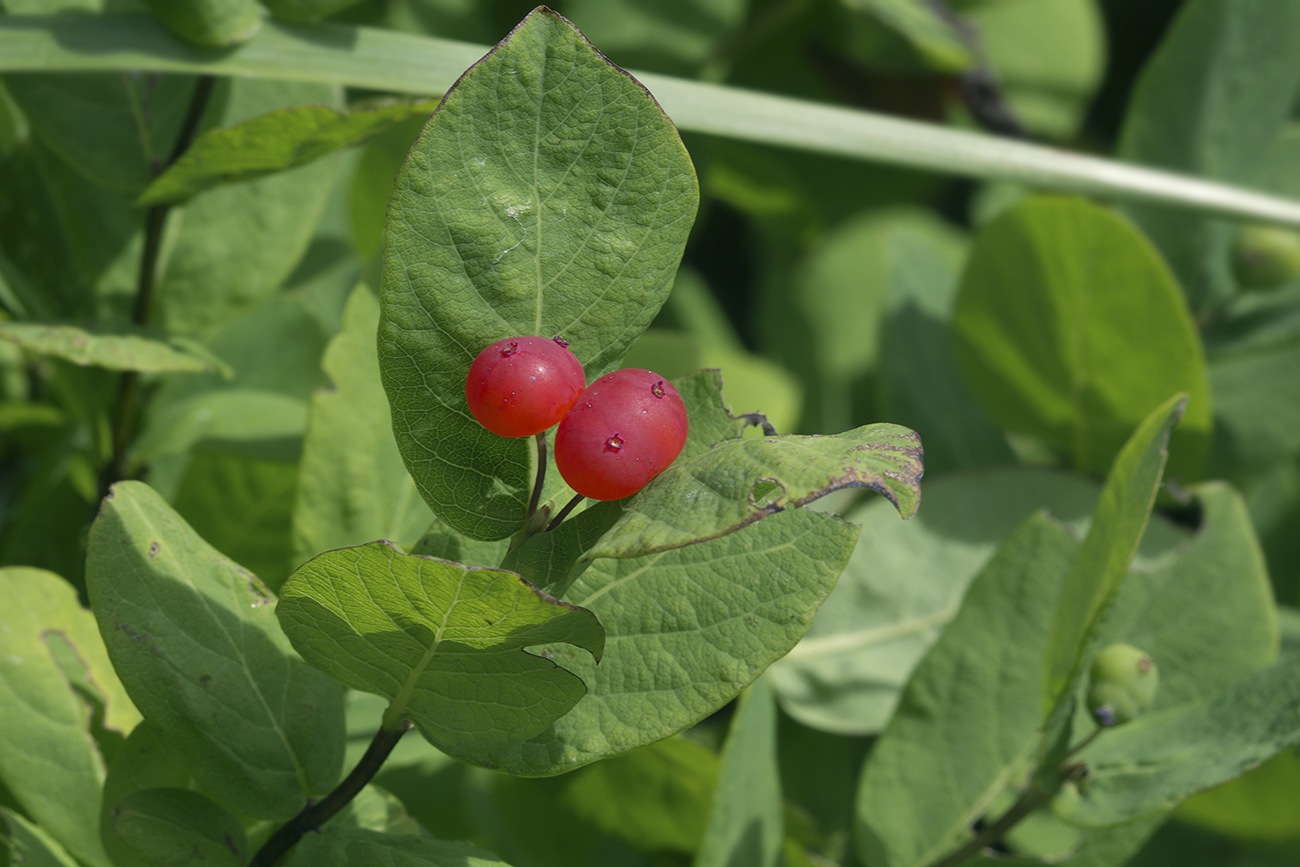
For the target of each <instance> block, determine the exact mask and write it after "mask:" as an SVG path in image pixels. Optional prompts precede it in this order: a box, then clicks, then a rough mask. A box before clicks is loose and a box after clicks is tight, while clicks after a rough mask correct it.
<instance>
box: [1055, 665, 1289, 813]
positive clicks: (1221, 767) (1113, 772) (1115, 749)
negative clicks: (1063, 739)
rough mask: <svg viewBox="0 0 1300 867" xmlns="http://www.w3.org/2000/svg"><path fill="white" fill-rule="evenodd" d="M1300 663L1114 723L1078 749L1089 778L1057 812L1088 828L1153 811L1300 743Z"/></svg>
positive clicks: (1060, 803) (1271, 669)
mask: <svg viewBox="0 0 1300 867" xmlns="http://www.w3.org/2000/svg"><path fill="white" fill-rule="evenodd" d="M1298 703H1300V666H1297V665H1296V660H1295V658H1294V657H1284V658H1283V659H1282V661H1280V662H1278V663H1277V664H1275V665H1273V666H1270V667H1269V668H1266V669H1264V670H1263V671H1261V672H1259V673H1258V674H1255V675H1253V676H1251V677H1249V678H1247V679H1245V680H1244V681H1242V682H1240V683H1239V684H1238V685H1236V686H1234V687H1232V688H1230V689H1228V690H1225V691H1224V692H1221V693H1218V694H1216V695H1213V696H1210V697H1209V698H1205V699H1202V700H1201V701H1198V702H1194V703H1191V704H1187V705H1183V706H1181V707H1176V708H1170V709H1169V710H1165V711H1162V712H1157V713H1151V714H1147V715H1144V716H1142V717H1139V718H1138V719H1136V720H1133V721H1132V722H1130V723H1126V724H1125V725H1123V726H1116V727H1115V729H1114V730H1113V731H1108V732H1106V734H1105V736H1104V737H1101V738H1098V739H1097V741H1096V742H1094V743H1093V744H1092V745H1090V746H1089V747H1087V748H1086V749H1085V750H1083V751H1082V752H1081V753H1079V759H1080V760H1081V761H1083V762H1084V763H1085V764H1086V765H1087V766H1088V776H1087V778H1086V780H1085V781H1084V782H1083V783H1082V784H1081V785H1080V786H1079V788H1078V795H1079V797H1078V798H1074V797H1070V798H1068V799H1066V798H1060V799H1058V800H1057V802H1056V809H1057V812H1058V813H1060V814H1061V815H1062V817H1063V818H1065V819H1066V820H1067V821H1070V822H1072V823H1075V824H1078V825H1082V826H1084V827H1090V828H1095V827H1105V826H1108V825H1116V824H1119V823H1121V822H1127V821H1131V820H1133V819H1138V818H1142V817H1143V816H1149V815H1151V814H1154V813H1158V812H1160V811H1162V810H1165V809H1168V808H1169V807H1172V806H1174V805H1175V804H1177V803H1178V802H1179V801H1181V800H1182V799H1184V798H1186V797H1187V796H1188V795H1191V794H1194V793H1195V792H1199V791H1202V790H1204V789H1208V788H1210V787H1212V786H1216V785H1218V784H1219V783H1222V782H1224V781H1226V780H1230V779H1232V778H1234V777H1237V776H1239V775H1240V774H1241V773H1243V772H1244V771H1246V770H1248V769H1250V768H1252V767H1254V766H1255V765H1258V764H1259V763H1260V762H1262V761H1263V760H1264V759H1266V758H1268V757H1269V756H1272V755H1273V754H1275V753H1277V752H1279V751H1281V750H1283V749H1286V748H1287V747H1291V746H1294V745H1295V744H1297V743H1300V718H1298V717H1297V714H1296V707H1297V704H1298Z"/></svg>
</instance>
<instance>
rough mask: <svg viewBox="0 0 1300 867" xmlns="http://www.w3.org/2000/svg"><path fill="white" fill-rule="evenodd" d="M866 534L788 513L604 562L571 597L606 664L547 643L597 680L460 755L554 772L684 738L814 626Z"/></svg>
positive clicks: (520, 770)
mask: <svg viewBox="0 0 1300 867" xmlns="http://www.w3.org/2000/svg"><path fill="white" fill-rule="evenodd" d="M856 538H857V528H856V527H853V526H850V525H848V524H845V523H843V522H842V521H840V520H839V519H837V518H832V517H829V516H827V515H821V514H818V513H816V512H811V511H809V510H807V509H789V510H787V511H784V512H781V513H779V514H777V515H773V516H772V517H771V518H768V519H767V520H765V521H762V522H760V523H759V524H757V525H755V526H753V527H750V528H749V529H747V530H746V531H745V532H744V533H732V534H730V535H727V536H723V537H721V538H719V539H714V540H712V541H709V542H704V543H701V544H699V545H691V546H690V547H687V548H679V549H675V550H672V551H666V552H663V553H659V554H653V555H650V556H648V557H640V558H636V559H631V560H610V559H601V560H596V561H595V562H593V563H592V564H591V566H590V567H588V569H587V570H586V571H585V572H583V573H582V575H581V576H580V577H579V578H578V579H577V581H575V582H574V584H573V586H572V587H571V588H570V590H569V592H568V593H567V594H566V595H567V597H568V600H569V601H570V602H572V603H573V604H575V605H582V606H583V607H584V608H587V609H588V610H590V611H591V612H592V613H593V614H595V615H596V616H597V617H598V618H600V622H601V625H602V626H603V627H604V628H605V634H606V645H605V654H604V656H603V657H602V659H601V663H600V665H599V666H597V665H595V664H594V663H593V662H592V661H591V660H590V659H589V658H587V657H586V654H585V653H578V652H577V651H574V650H571V649H569V648H567V647H554V646H553V647H548V648H547V649H546V651H547V652H548V653H549V654H550V657H551V658H552V659H554V660H556V661H557V662H559V663H561V664H563V665H564V666H565V667H566V668H568V669H570V670H571V671H574V672H575V673H576V674H578V676H579V677H581V678H582V679H583V681H584V682H585V683H586V684H587V695H586V696H584V697H583V699H582V700H581V701H579V702H578V704H577V705H576V706H575V707H574V709H573V710H571V711H570V712H569V713H568V714H567V715H565V716H563V717H561V718H560V719H558V720H556V721H555V722H554V723H553V724H552V725H551V727H550V728H549V729H547V730H546V731H545V732H543V733H541V734H539V735H537V736H535V737H533V738H532V739H530V740H528V741H526V742H524V743H521V744H516V745H513V746H510V747H506V748H503V749H498V750H494V751H487V750H483V751H479V750H475V751H473V752H468V751H465V752H461V751H458V752H457V754H456V755H457V757H459V758H462V759H464V760H466V761H469V762H472V763H474V764H480V765H486V766H490V767H495V768H498V769H500V770H505V771H508V772H510V773H513V774H519V775H522V776H546V775H551V774H558V773H563V772H566V771H569V770H573V769H574V768H576V767H579V766H581V765H585V764H587V763H589V762H594V761H597V760H599V759H603V758H606V757H608V756H612V755H617V754H619V753H623V752H627V751H628V750H632V749H635V748H637V747H640V746H644V745H646V744H649V743H653V742H655V741H657V740H661V739H663V738H666V737H669V736H671V735H674V734H676V733H678V732H680V731H682V730H684V729H686V728H688V727H689V726H691V725H694V724H695V723H697V722H699V721H700V720H702V719H704V718H705V717H707V716H708V715H709V714H711V713H713V712H714V711H715V710H717V709H718V708H720V707H722V706H723V705H724V704H726V703H727V702H728V701H730V700H731V699H732V698H734V697H735V696H736V695H737V694H738V693H739V692H740V691H741V690H742V689H744V688H745V686H747V685H748V684H749V683H751V682H752V681H753V680H754V679H755V678H756V677H757V676H758V675H759V674H760V673H761V672H762V671H763V669H764V668H766V667H767V666H769V665H771V664H772V662H774V661H775V660H777V659H779V658H780V657H781V656H783V655H784V654H785V653H786V652H788V651H789V649H790V648H791V647H793V646H794V644H795V642H797V641H798V640H799V637H800V636H802V635H803V633H804V631H805V630H806V629H807V628H808V622H809V621H810V620H811V619H812V614H813V612H814V611H815V610H816V608H817V606H818V605H820V604H821V602H822V600H824V599H825V598H826V596H827V595H828V594H829V593H830V591H831V588H832V587H833V586H834V584H835V579H836V578H837V577H838V576H839V574H840V572H841V570H843V568H844V564H845V562H846V561H847V560H848V556H849V553H850V552H851V551H852V549H853V542H854V540H855V539H856Z"/></svg>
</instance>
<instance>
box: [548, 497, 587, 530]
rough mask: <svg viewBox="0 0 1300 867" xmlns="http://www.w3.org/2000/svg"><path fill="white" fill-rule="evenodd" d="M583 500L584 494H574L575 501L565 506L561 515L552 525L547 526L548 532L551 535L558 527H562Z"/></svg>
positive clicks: (555, 518)
mask: <svg viewBox="0 0 1300 867" xmlns="http://www.w3.org/2000/svg"><path fill="white" fill-rule="evenodd" d="M583 499H584V497H583V496H582V494H574V495H573V499H572V500H569V502H568V503H566V504H565V506H564V508H563V509H560V513H559V514H558V515H556V516H555V517H554V518H553V519H551V523H549V524H547V525H546V532H548V533H549V532H551V531H552V530H554V529H555V528H556V527H558V526H560V522H561V521H563V520H564V519H565V518H567V517H568V516H569V513H570V512H572V511H573V510H574V509H575V508H577V506H578V504H579V503H581V502H582V501H583Z"/></svg>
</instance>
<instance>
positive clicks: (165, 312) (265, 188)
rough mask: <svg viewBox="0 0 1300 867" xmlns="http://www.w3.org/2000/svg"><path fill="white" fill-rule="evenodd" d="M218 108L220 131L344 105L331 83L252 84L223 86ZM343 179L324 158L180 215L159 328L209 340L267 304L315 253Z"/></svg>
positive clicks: (213, 197) (162, 281)
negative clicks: (310, 251) (301, 107)
mask: <svg viewBox="0 0 1300 867" xmlns="http://www.w3.org/2000/svg"><path fill="white" fill-rule="evenodd" d="M223 91H224V92H223ZM213 102H214V105H217V106H220V107H221V109H222V110H221V112H220V114H219V115H218V117H219V121H218V122H219V123H221V124H223V125H226V126H229V125H232V124H236V123H239V122H241V121H243V120H246V119H247V118H250V117H255V116H257V115H261V114H265V113H266V112H268V111H272V110H274V109H278V108H282V107H283V106H286V105H298V104H301V103H304V102H310V103H320V104H323V105H327V106H331V105H338V104H339V103H340V102H341V94H340V92H339V89H338V88H337V87H333V86H328V85H322V84H311V83H292V82H284V81H268V80H264V79H261V80H259V79H244V80H231V81H230V82H229V83H228V84H226V83H222V82H218V84H217V87H216V94H215V95H214V97H213ZM338 172H339V163H338V161H337V159H336V158H326V159H320V160H317V161H315V162H313V163H311V164H310V165H304V166H299V167H298V168H296V169H293V170H291V171H286V172H280V173H278V174H275V175H270V176H267V177H263V178H258V179H256V180H252V181H249V182H247V183H243V184H235V185H232V186H226V187H221V188H219V189H214V190H210V191H209V192H208V193H207V194H206V195H204V196H201V197H199V198H197V199H195V200H194V201H193V202H190V203H189V204H187V205H185V206H184V207H183V208H177V209H176V210H174V211H173V212H172V213H171V215H170V216H169V218H168V220H169V222H174V223H175V225H176V228H175V231H176V232H177V234H176V236H175V240H174V241H173V245H172V246H171V248H170V249H169V251H168V255H167V257H166V259H165V261H164V267H163V269H162V272H161V274H160V276H159V281H158V290H157V294H158V311H157V321H158V322H159V323H161V324H162V325H164V326H165V327H166V328H167V329H168V331H171V332H175V333H178V334H191V335H208V334H211V333H213V332H214V331H216V330H217V329H218V328H220V327H221V326H223V325H225V324H227V323H229V322H230V321H232V320H233V319H235V318H236V317H238V316H239V315H240V314H241V313H245V312H247V311H249V310H252V309H253V308H256V307H257V306H258V305H260V304H262V303H264V302H265V301H267V300H268V299H269V297H270V296H271V295H272V293H274V292H275V290H277V289H279V288H280V287H281V286H282V285H283V284H284V281H285V280H286V279H287V278H288V277H289V275H290V274H291V273H293V270H294V267H295V266H296V265H297V264H298V262H299V260H300V259H302V256H303V253H304V252H306V250H307V245H308V244H309V243H310V241H311V238H312V236H313V235H314V234H315V230H316V224H317V223H318V222H319V221H320V219H321V215H322V214H323V213H324V210H325V207H326V205H327V204H328V202H329V196H330V191H331V188H332V187H333V185H334V183H335V180H336V179H337V177H338ZM137 212H138V211H137ZM137 261H138V259H137ZM232 366H236V367H237V365H232Z"/></svg>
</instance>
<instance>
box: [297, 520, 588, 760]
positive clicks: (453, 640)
mask: <svg viewBox="0 0 1300 867" xmlns="http://www.w3.org/2000/svg"><path fill="white" fill-rule="evenodd" d="M278 614H279V617H280V622H281V624H283V626H284V629H285V632H286V633H288V635H289V637H290V639H291V640H292V641H293V643H294V646H295V647H296V648H297V649H298V651H299V652H300V653H302V654H303V657H304V658H305V659H307V660H308V661H310V662H311V663H312V664H313V665H315V666H317V667H318V668H320V669H321V670H322V671H325V672H326V673H328V674H329V675H330V676H332V677H334V678H336V679H338V680H339V681H341V682H342V683H344V684H345V685H347V686H350V687H352V688H353V689H360V690H365V691H367V692H373V693H378V694H379V695H382V696H384V697H385V698H387V699H389V700H390V701H391V704H390V705H389V708H388V710H387V711H386V712H385V715H384V722H385V725H386V726H387V727H388V728H394V727H396V726H397V725H398V724H399V723H400V722H401V721H402V720H411V721H412V722H414V723H415V725H416V727H417V728H419V730H420V733H421V734H423V735H424V736H425V737H426V738H427V739H428V740H429V741H430V743H432V744H434V745H435V746H437V747H438V748H439V749H443V750H454V751H459V752H466V751H470V750H474V749H482V750H490V749H496V748H500V747H503V746H505V745H506V744H509V743H512V742H517V741H522V740H525V739H526V738H529V737H532V736H533V735H535V734H537V733H538V732H540V731H542V730H544V729H545V728H546V727H547V726H548V725H550V724H551V723H552V722H553V721H554V720H555V719H557V718H558V717H560V716H563V715H564V714H565V713H566V712H567V711H568V710H569V709H570V708H571V707H573V705H574V704H575V703H576V702H577V701H578V700H579V699H580V698H582V696H583V694H584V693H585V692H586V689H585V688H584V687H583V682H582V680H581V679H580V678H579V677H576V676H574V674H572V673H570V672H569V671H567V670H565V668H561V667H560V666H559V665H557V664H556V663H554V662H552V661H551V657H550V656H544V657H539V656H535V655H533V654H530V653H526V652H525V651H524V648H526V647H532V646H535V645H542V644H548V643H556V644H569V645H573V646H574V648H575V651H576V650H577V648H581V649H582V650H583V652H585V653H590V654H591V655H592V657H593V658H594V660H599V658H600V655H601V651H602V648H603V645H604V641H605V636H604V633H603V632H602V630H601V627H600V623H599V622H598V621H597V620H596V618H595V617H594V616H593V615H592V614H591V612H589V611H584V610H583V609H581V608H576V607H575V606H573V605H567V604H565V603H562V602H558V601H556V600H555V599H552V598H551V597H549V596H546V595H545V594H542V593H540V592H538V591H537V590H536V589H535V588H533V587H531V586H529V585H528V584H526V583H524V582H523V581H521V580H520V579H519V576H518V575H515V574H513V573H511V572H505V571H502V570H497V569H480V568H472V567H466V566H461V565H460V564H458V563H449V562H446V561H443V560H434V559H431V558H428V557H419V556H412V555H408V554H403V553H402V552H401V551H399V550H397V549H395V548H393V547H392V546H391V545H390V544H388V543H385V542H375V543H372V544H369V545H361V546H359V547H355V548H343V549H340V550H336V551H327V552H326V553H324V554H322V555H320V556H319V557H316V558H315V559H313V560H311V561H309V562H308V563H306V564H305V565H303V566H302V567H301V568H300V569H298V570H297V571H296V572H294V574H293V575H292V576H290V578H289V580H288V581H287V582H286V583H285V585H284V588H283V591H282V596H281V599H280V605H279V608H278Z"/></svg>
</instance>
